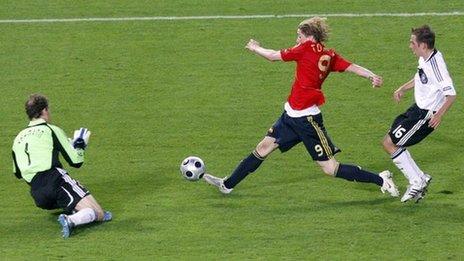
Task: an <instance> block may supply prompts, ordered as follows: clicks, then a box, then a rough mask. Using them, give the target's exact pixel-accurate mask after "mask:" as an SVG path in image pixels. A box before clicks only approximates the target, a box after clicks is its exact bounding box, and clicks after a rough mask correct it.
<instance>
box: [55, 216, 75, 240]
mask: <svg viewBox="0 0 464 261" xmlns="http://www.w3.org/2000/svg"><path fill="white" fill-rule="evenodd" d="M58 222H59V223H60V225H61V228H62V229H61V233H62V236H63V238H68V237H69V236H70V235H71V231H72V229H73V227H74V224H73V223H72V222H71V221H69V219H68V216H66V215H65V214H61V215H60V216H58Z"/></svg>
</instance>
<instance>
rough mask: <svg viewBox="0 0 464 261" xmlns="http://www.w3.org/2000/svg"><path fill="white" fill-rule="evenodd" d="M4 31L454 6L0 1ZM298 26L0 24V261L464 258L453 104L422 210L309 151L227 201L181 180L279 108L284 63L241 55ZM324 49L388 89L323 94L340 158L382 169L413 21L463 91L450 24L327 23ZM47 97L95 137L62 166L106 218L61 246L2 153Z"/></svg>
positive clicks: (334, 88)
mask: <svg viewBox="0 0 464 261" xmlns="http://www.w3.org/2000/svg"><path fill="white" fill-rule="evenodd" d="M0 6H1V8H0V20H4V19H37V18H38V19H40V18H79V17H142V16H200V15H202V16H205V15H250V14H305V13H308V14H313V13H376V12H377V13H378V12H382V13H399V12H414V13H418V12H453V11H459V12H463V11H464V5H463V3H462V1H460V0H450V1H427V0H422V1H399V0H396V1H369V0H364V1H361V0H359V1H335V0H330V1H303V0H296V1H270V0H267V1H255V0H250V1H232V0H227V1H219V0H204V1H179V0H171V1H165V0H160V1H122V0H121V1H108V0H103V1H95V2H91V1H86V2H85V3H84V1H82V2H81V1H68V0H67V1H56V0H53V1H25V0H20V1H3V2H2V3H1V4H0ZM302 19H303V18H281V19H277V18H269V19H217V20H174V21H119V22H67V23H22V24H12V23H0V35H1V44H0V61H1V62H0V64H1V67H0V89H1V92H2V93H1V106H0V116H1V121H0V124H1V130H2V138H1V139H0V148H1V149H0V173H1V174H2V175H1V176H0V209H1V214H0V260H16V259H21V260H26V259H42V260H43V259H60V258H64V259H98V260H99V259H103V260H104V259H111V260H114V259H117V260H132V259H142V260H143V259H147V260H156V259H173V260H178V259H181V260H185V259H198V260H204V259H213V260H214V259H223V258H224V259H233V260H243V259H262V260H280V259H289V260H294V259H295V260H308V259H310V260H360V259H361V260H374V259H378V260H385V259H386V260H447V259H450V260H462V259H463V258H464V250H463V249H464V241H463V240H462V235H463V232H464V226H463V225H464V203H463V202H464V201H463V200H464V193H463V188H464V185H463V183H464V178H463V175H462V173H463V172H464V169H463V161H464V156H463V154H462V147H463V145H464V143H463V128H464V123H463V121H462V115H463V113H464V111H463V110H464V106H463V102H462V99H461V98H460V97H458V99H457V101H456V103H455V104H454V106H453V107H452V108H451V110H450V111H449V113H448V114H447V115H446V116H445V117H444V119H443V122H442V124H441V126H440V127H439V128H438V130H437V131H436V132H435V133H433V134H432V135H431V136H430V137H428V138H427V139H426V140H425V141H424V142H422V143H420V144H419V145H417V146H415V147H413V148H411V150H410V151H411V153H412V155H413V156H414V158H415V159H416V161H417V162H418V164H419V165H420V166H421V167H422V168H423V169H424V170H426V171H427V172H429V173H430V174H431V175H433V177H434V181H433V183H432V185H431V187H430V193H429V194H428V196H427V198H426V199H425V200H424V201H422V202H421V203H420V204H402V203H400V201H399V199H393V198H390V197H388V196H387V195H383V194H381V193H380V191H379V189H378V187H376V186H374V185H365V184H356V183H349V182H345V181H343V180H340V179H332V178H329V177H326V176H325V175H324V174H322V172H321V171H320V170H319V168H318V167H317V166H316V165H315V164H314V163H313V162H312V161H311V159H310V157H309V155H308V154H307V152H306V151H305V150H304V148H303V146H301V145H300V146H297V147H296V148H294V149H293V150H291V151H289V152H288V153H285V154H281V153H280V152H275V153H274V154H272V155H271V156H270V157H269V158H268V159H267V160H266V161H265V162H264V164H263V165H262V167H261V168H260V169H259V170H258V171H257V172H256V173H254V174H252V175H250V176H249V177H248V178H247V179H246V180H245V181H244V182H243V183H241V184H240V185H239V186H238V187H237V188H236V190H235V191H234V193H233V194H231V195H229V196H223V195H221V194H220V193H219V192H218V191H217V190H216V189H215V188H213V187H210V186H207V185H206V184H205V183H204V182H203V181H200V182H196V183H195V182H188V181H185V180H183V178H182V177H181V176H180V174H179V164H180V162H181V160H182V159H183V158H185V157H187V156H189V155H197V156H200V157H201V158H202V159H203V160H204V161H205V162H206V164H207V168H208V171H209V172H212V173H213V174H216V175H219V176H226V175H229V174H230V172H231V171H232V170H233V169H234V167H235V166H236V165H237V163H238V162H239V161H240V160H241V159H242V158H243V157H245V156H246V155H247V154H248V153H250V152H251V151H252V150H253V148H254V146H255V145H256V144H257V142H258V141H259V140H260V139H261V138H262V137H263V135H264V134H265V132H266V130H267V129H268V128H269V127H270V126H271V125H272V123H273V122H274V121H275V120H276V119H277V117H278V116H279V115H280V114H281V113H282V110H283V103H284V101H285V99H286V97H287V95H288V92H289V89H290V86H291V83H292V81H293V72H294V64H292V63H270V62H267V61H265V60H264V59H262V58H260V57H257V56H256V55H253V54H251V53H249V52H247V51H246V50H245V49H244V45H245V44H246V42H247V41H248V39H249V38H254V39H257V40H258V41H260V42H261V43H262V44H263V45H264V46H265V47H269V48H274V49H278V48H284V47H290V46H292V45H293V44H294V42H295V30H296V26H297V24H298V23H299V22H300V21H301V20H302ZM328 22H329V24H330V26H331V29H332V33H331V37H330V39H329V42H328V44H327V45H328V46H329V47H334V48H336V50H337V51H339V52H340V53H341V54H342V55H343V56H345V57H346V58H348V59H350V60H352V61H354V62H356V63H358V64H360V65H362V66H365V67H368V68H371V69H372V70H374V71H375V72H376V73H378V74H380V75H382V76H383V77H384V81H385V84H384V86H383V87H382V88H381V89H372V88H371V87H370V85H369V83H368V82H367V81H366V80H363V79H360V78H358V77H356V76H354V75H350V74H347V73H346V74H332V75H331V76H330V77H329V79H328V80H327V81H326V83H325V85H324V91H325V93H326V96H327V104H326V105H324V106H323V107H322V111H323V113H324V119H325V124H326V127H327V129H328V131H329V134H330V136H331V138H332V140H333V141H334V142H335V144H337V145H338V146H339V147H340V148H341V149H342V151H343V152H342V153H341V154H338V155H337V159H338V160H339V161H341V162H345V163H355V164H359V165H361V166H363V167H364V168H366V169H369V170H373V171H382V170H384V169H390V170H391V171H393V172H394V174H395V181H396V183H397V185H398V186H399V188H400V190H401V192H404V190H405V187H406V180H405V178H404V177H403V175H402V174H401V173H400V172H399V171H398V170H397V169H396V167H395V166H394V165H393V164H392V163H391V160H390V159H389V157H388V155H386V154H385V153H384V152H383V150H382V148H381V139H382V137H383V135H384V134H385V133H386V131H387V130H388V128H389V125H390V124H391V122H392V120H393V119H394V117H395V116H396V115H398V114H399V113H401V112H402V111H404V110H405V109H406V108H407V107H408V106H409V105H410V104H411V103H412V99H413V96H412V93H409V94H408V95H407V96H406V97H405V99H404V100H403V102H401V103H400V104H395V103H394V102H393V100H392V98H391V94H392V92H393V91H394V90H395V89H396V88H397V87H398V86H399V85H401V84H402V83H404V82H406V81H407V80H408V79H410V77H412V75H413V74H414V72H415V66H416V64H417V59H416V58H415V57H414V55H413V54H412V53H411V52H410V50H409V49H408V40H409V33H410V29H411V27H415V26H419V25H422V24H424V23H428V24H430V25H431V26H432V28H433V29H434V30H435V31H436V32H437V47H438V48H439V49H440V50H441V51H442V52H443V54H444V56H445V59H446V61H447V63H448V69H449V71H450V72H451V74H452V77H453V80H454V83H455V87H456V88H457V92H458V96H460V95H461V93H462V86H463V83H464V74H463V73H462V68H463V67H464V64H463V60H464V59H463V55H462V54H463V52H462V48H463V46H462V35H463V34H464V19H463V16H462V15H458V16H416V17H329V19H328ZM34 92H40V93H43V94H45V95H47V96H48V97H49V98H50V101H51V110H52V118H53V122H54V123H55V124H57V125H58V126H61V127H62V128H63V129H65V130H66V131H67V133H68V134H69V135H70V134H71V131H72V130H74V129H76V128H79V127H81V126H85V127H88V128H89V129H90V130H91V131H92V133H93V134H92V137H91V142H90V146H89V148H88V150H87V154H86V163H85V164H84V166H83V167H82V168H81V169H72V168H70V167H67V168H66V169H67V170H68V171H69V172H70V174H71V176H73V177H74V178H76V179H78V180H79V181H81V183H83V184H84V185H85V186H86V187H87V188H89V189H90V191H91V192H92V194H93V195H94V196H95V198H96V199H97V200H98V201H99V202H100V203H101V205H102V206H103V207H104V208H106V209H108V210H111V211H112V212H113V214H114V220H113V221H111V222H110V223H105V224H100V225H90V226H86V227H83V228H79V229H77V230H76V233H74V234H73V235H72V237H71V238H69V239H67V240H63V239H62V238H61V237H60V228H59V225H58V223H57V222H56V218H57V215H58V213H59V212H53V211H52V212H46V211H43V210H40V209H38V208H36V207H35V206H34V204H33V201H32V198H31V197H30V195H29V187H28V185H26V184H25V183H24V182H23V181H19V180H16V178H14V176H13V174H12V171H11V170H12V162H11V152H10V151H11V144H12V141H13V138H14V137H15V135H16V134H17V132H19V131H20V130H21V129H22V128H23V127H24V126H26V124H27V119H26V115H25V114H24V109H23V104H24V101H25V99H26V98H27V96H28V95H29V94H30V93H34Z"/></svg>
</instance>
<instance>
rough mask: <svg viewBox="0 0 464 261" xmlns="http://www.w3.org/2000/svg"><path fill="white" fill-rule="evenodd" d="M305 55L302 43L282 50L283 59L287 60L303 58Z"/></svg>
mask: <svg viewBox="0 0 464 261" xmlns="http://www.w3.org/2000/svg"><path fill="white" fill-rule="evenodd" d="M302 55H303V46H302V45H296V46H294V47H292V48H287V49H282V50H280V56H281V57H282V60H283V61H285V62H287V61H297V60H299V59H300V58H301V56H302Z"/></svg>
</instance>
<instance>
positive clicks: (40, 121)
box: [27, 118, 47, 127]
mask: <svg viewBox="0 0 464 261" xmlns="http://www.w3.org/2000/svg"><path fill="white" fill-rule="evenodd" d="M43 123H47V122H46V121H45V120H44V119H42V118H38V119H34V120H32V121H30V122H29V125H27V126H29V127H31V126H35V125H39V124H43Z"/></svg>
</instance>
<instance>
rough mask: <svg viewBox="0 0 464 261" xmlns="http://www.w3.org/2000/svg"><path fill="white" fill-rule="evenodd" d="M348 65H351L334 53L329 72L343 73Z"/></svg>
mask: <svg viewBox="0 0 464 261" xmlns="http://www.w3.org/2000/svg"><path fill="white" fill-rule="evenodd" d="M350 65H351V62H350V61H348V60H346V59H345V58H343V57H342V56H341V55H339V54H337V53H335V52H334V53H333V57H332V67H331V71H333V72H344V71H345V70H346V68H348V67H349V66H350Z"/></svg>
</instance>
